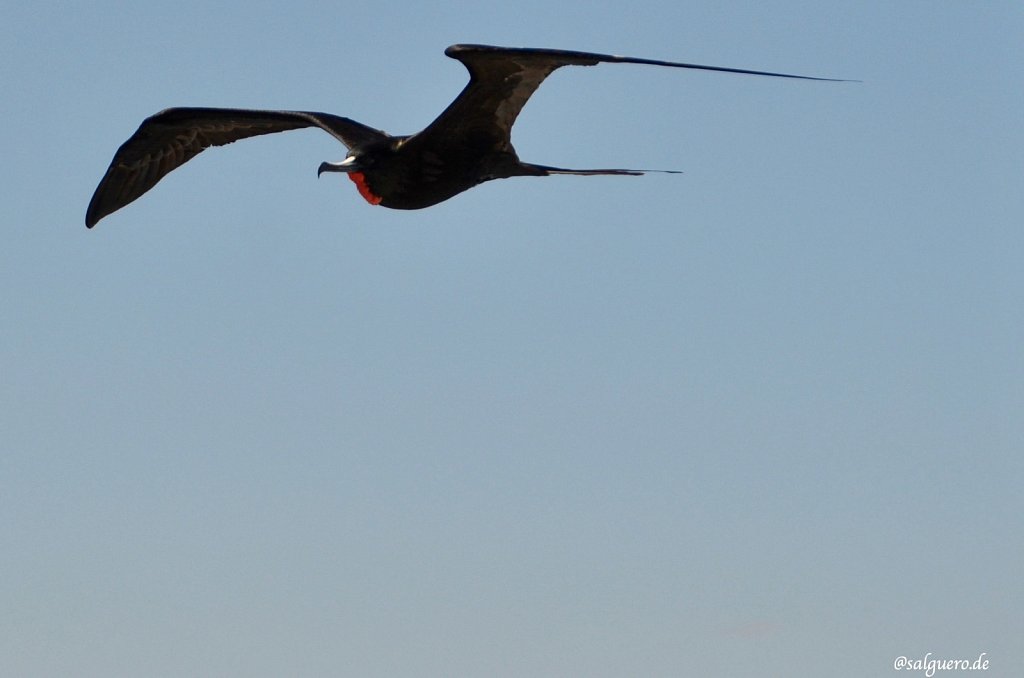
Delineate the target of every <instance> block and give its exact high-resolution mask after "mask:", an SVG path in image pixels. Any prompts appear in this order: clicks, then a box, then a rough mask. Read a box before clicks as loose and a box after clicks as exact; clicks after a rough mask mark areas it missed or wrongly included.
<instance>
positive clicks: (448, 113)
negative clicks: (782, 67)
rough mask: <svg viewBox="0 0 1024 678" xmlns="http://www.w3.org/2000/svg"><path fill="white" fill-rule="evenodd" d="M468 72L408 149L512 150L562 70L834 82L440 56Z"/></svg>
mask: <svg viewBox="0 0 1024 678" xmlns="http://www.w3.org/2000/svg"><path fill="white" fill-rule="evenodd" d="M444 53H445V54H446V55H447V56H449V57H451V58H453V59H458V60H459V61H461V62H462V63H463V65H465V67H466V69H467V70H469V84H467V85H466V87H465V89H463V90H462V92H461V93H460V94H459V96H458V97H456V98H455V100H454V101H453V102H452V103H451V104H450V105H449V106H448V108H446V109H445V110H444V111H443V112H442V113H441V115H439V116H438V117H437V119H436V120H434V122H432V123H431V124H430V125H429V126H428V127H427V128H426V129H424V130H423V131H422V132H420V133H419V134H417V135H415V136H413V137H411V138H410V139H409V140H408V141H407V142H406V143H407V144H422V145H423V146H424V147H443V146H444V145H445V143H446V141H447V142H449V143H450V142H452V141H455V140H459V141H460V142H462V143H466V142H469V143H473V144H474V145H477V144H487V145H491V146H493V147H495V148H496V150H507V148H508V147H509V146H510V145H511V141H510V136H511V131H512V125H513V124H514V123H515V121H516V117H517V116H518V115H519V112H520V111H522V110H523V106H525V105H526V102H527V100H529V98H530V96H531V95H533V93H534V92H535V91H537V88H538V87H540V85H541V83H542V82H544V79H545V78H546V77H547V76H548V75H550V74H551V73H552V71H554V70H555V69H557V68H561V67H562V66H594V65H596V64H599V63H626V64H647V65H651V66H670V67H673V68H690V69H697V70H704V71H722V72H725V73H743V74H747V75H767V76H772V77H776V78H796V79H800V80H833V79H832V78H812V77H808V76H804V75H790V74H787V73H772V72H769V71H752V70H747V69H742V68H725V67H722V66H704V65H701V64H688V63H680V62H675V61H660V60H657V59H640V58H637V57H626V56H615V55H612V54H594V53H592V52H575V51H571V50H562V49H529V48H515V47H490V46H488V45H452V46H451V47H449V48H448V49H446V50H445V52H444Z"/></svg>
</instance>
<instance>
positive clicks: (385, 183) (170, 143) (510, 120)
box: [85, 45, 835, 228]
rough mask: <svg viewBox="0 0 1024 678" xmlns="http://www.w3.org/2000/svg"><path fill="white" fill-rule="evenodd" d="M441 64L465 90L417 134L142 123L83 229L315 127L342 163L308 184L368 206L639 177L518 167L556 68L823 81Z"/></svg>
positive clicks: (470, 58) (569, 58)
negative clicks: (221, 150) (460, 77)
mask: <svg viewBox="0 0 1024 678" xmlns="http://www.w3.org/2000/svg"><path fill="white" fill-rule="evenodd" d="M445 54H446V55H447V56H449V57H451V58H453V59H458V60H459V61H461V62H462V64H463V65H464V66H465V67H466V69H467V70H468V71H469V84H467V85H466V87H465V89H463V90H462V92H461V93H460V94H459V95H458V96H457V97H455V100H454V101H452V103H451V104H449V105H448V108H446V109H445V110H444V111H443V112H442V113H441V115H439V116H438V117H437V119H436V120H434V122H432V123H430V124H429V125H428V126H427V127H426V128H425V129H424V130H423V131H421V132H418V133H416V134H412V135H404V136H392V135H390V134H387V133H386V132H382V131H381V130H378V129H374V128H372V127H368V126H366V125H364V124H362V123H359V122H356V121H355V120H350V119H349V118H343V117H341V116H338V115H332V114H330V113H317V112H312V111H265V110H246V109H235V108H168V109H166V110H163V111H160V112H159V113H157V114H155V115H153V116H150V117H149V118H146V119H145V120H144V121H143V122H142V125H140V126H139V129H138V130H136V132H135V134H133V135H132V136H131V137H130V138H129V139H128V141H126V142H124V144H122V145H121V147H120V148H118V149H117V153H115V154H114V159H113V160H112V161H111V162H110V167H109V168H108V169H107V172H106V174H104V175H103V179H102V180H101V181H100V184H99V186H98V187H97V188H96V192H95V193H94V194H93V196H92V200H91V201H90V202H89V209H88V211H87V212H86V214H85V225H86V226H87V227H89V228H92V227H93V226H95V225H96V223H97V222H98V221H99V220H100V219H102V218H103V217H105V216H107V215H108V214H111V213H112V212H115V211H117V210H119V209H121V208H122V207H124V206H125V205H127V204H128V203H130V202H132V201H133V200H135V199H137V198H139V197H140V196H141V195H142V194H143V193H145V192H146V191H148V190H149V189H151V188H153V186H155V185H156V183H157V182H158V181H160V179H162V178H163V177H164V176H166V175H167V174H168V173H169V172H171V171H172V170H174V169H177V168H178V167H180V166H181V165H183V164H185V163H186V162H188V161H189V160H191V159H192V158H193V157H194V156H195V155H196V154H198V153H200V152H202V151H204V150H205V149H207V148H209V147H211V146H223V145H224V144H229V143H231V142H233V141H238V140H239V139H247V138H249V137H254V136H259V135H261V134H273V133H275V132H285V131H288V130H293V129H299V128H303V127H319V128H320V129H322V130H324V131H326V132H327V133H329V134H330V135H332V136H333V137H335V138H336V139H337V140H338V141H340V142H341V143H342V144H344V145H345V147H346V148H347V149H348V155H347V157H346V158H345V159H344V160H342V161H341V162H324V163H322V164H321V165H320V168H319V170H318V172H317V174H318V175H319V174H322V173H323V172H345V173H347V174H348V176H349V178H350V179H351V180H352V181H353V182H355V184H356V187H357V188H358V190H359V193H360V195H362V196H363V198H364V199H366V201H367V202H369V203H370V204H372V205H383V206H384V207H391V208H394V209H406V210H413V209H421V208H423V207H430V206H431V205H436V204H437V203H439V202H443V201H445V200H447V199H448V198H451V197H452V196H454V195H457V194H458V193H461V192H462V191H465V190H467V189H470V188H472V187H473V186H476V185H477V184H481V183H483V182H485V181H490V180H491V179H505V178H508V177H517V176H532V177H543V176H549V175H552V174H578V175H588V176H592V175H640V174H644V173H646V172H650V171H669V172H671V170H635V169H566V168H563V167H550V166H548V165H535V164H532V163H526V162H522V161H521V160H519V156H518V155H516V151H515V149H514V148H513V147H512V141H511V133H512V125H513V124H514V123H515V121H516V117H517V116H518V115H519V112H520V111H521V110H522V109H523V106H524V105H525V104H526V102H527V100H528V99H529V98H530V96H531V95H532V94H533V93H534V92H535V91H536V90H537V88H538V87H539V86H540V84H541V83H542V82H543V81H544V79H545V78H546V77H547V76H548V75H550V74H551V73H552V71H554V70H555V69H557V68H561V67H562V66H570V65H572V66H593V65H596V64H599V63H627V64H647V65H652V66H670V67H672V68H690V69H698V70H704V71H722V72H726V73H743V74H747V75H765V76H771V77H776V78H796V79H800V80H830V81H835V79H834V78H814V77H809V76H804V75H790V74H787V73H771V72H767V71H753V70H747V69H742V68H726V67H722V66H703V65H701V64H688V63H679V62H674V61H660V60H657V59H641V58H637V57H625V56H614V55H611V54H594V53H591V52H576V51H570V50H562V49H529V48H512V47H491V46H488V45H452V46H451V47H449V48H448V49H446V50H445Z"/></svg>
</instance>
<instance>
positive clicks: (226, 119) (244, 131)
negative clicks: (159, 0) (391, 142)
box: [85, 108, 387, 228]
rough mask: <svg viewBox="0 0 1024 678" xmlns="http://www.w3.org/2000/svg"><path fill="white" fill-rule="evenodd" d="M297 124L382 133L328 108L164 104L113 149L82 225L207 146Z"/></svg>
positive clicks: (348, 138)
mask: <svg viewBox="0 0 1024 678" xmlns="http://www.w3.org/2000/svg"><path fill="white" fill-rule="evenodd" d="M302 127H319V128H321V129H323V130H325V131H327V132H328V133H330V134H331V135H332V136H334V137H335V138H336V139H338V140H339V141H340V142H341V143H343V144H345V146H347V147H349V148H352V147H353V146H356V145H361V144H364V143H367V142H370V141H374V140H377V139H381V138H387V135H386V134H385V133H384V132H381V131H380V130H376V129H373V128H372V127H367V126H366V125H363V124H360V123H358V122H356V121H354V120H349V119H348V118H342V117H340V116H337V115H331V114H330V113H313V112H307V111H256V110H242V109H231V108H168V109H166V110H163V111H160V112H159V113H157V114H156V115H153V116H150V117H148V118H146V119H145V120H144V121H143V122H142V124H141V125H140V126H139V129H138V130H136V132H135V134H133V135H132V136H131V138H129V139H128V141H126V142H124V143H123V144H122V145H121V147H120V148H119V149H117V153H115V154H114V159H113V160H111V161H110V167H109V168H107V173H106V174H104V175H103V179H102V180H101V181H100V184H99V186H97V187H96V192H95V193H94V194H93V196H92V200H91V201H90V202H89V209H88V211H87V212H86V214H85V225H86V226H88V227H89V228H92V227H93V226H95V225H96V222H98V221H99V220H100V219H102V218H103V217H105V216H107V215H108V214H110V213H112V212H115V211H117V210H119V209H121V208H122V207H124V206H125V205H127V204H128V203H130V202H132V201H133V200H135V199H136V198H138V197H139V196H141V195H142V194H143V193H145V192H146V191H148V190H149V189H151V188H153V186H155V185H156V183H157V182H158V181H160V180H161V179H162V178H163V177H164V176H166V175H167V174H168V173H169V172H171V171H172V170H175V169H177V168H178V167H181V166H182V165H184V164H185V163H186V162H188V161H189V160H191V159H192V158H193V157H195V156H196V155H197V154H199V153H201V152H202V151H204V150H205V149H207V148H209V147H211V146H223V145H224V144H230V143H231V142H232V141H238V140H239V139H247V138H249V137H254V136H259V135H261V134H273V133H275V132H286V131H288V130H293V129H300V128H302Z"/></svg>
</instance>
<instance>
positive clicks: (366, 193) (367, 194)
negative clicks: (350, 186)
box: [348, 172, 383, 205]
mask: <svg viewBox="0 0 1024 678" xmlns="http://www.w3.org/2000/svg"><path fill="white" fill-rule="evenodd" d="M348 178H349V179H351V180H352V181H353V182H354V183H355V185H356V188H357V189H359V195H361V196H363V199H365V200H366V202H368V203H370V204H371V205H379V204H380V201H381V200H383V198H381V197H380V196H379V195H376V194H375V193H374V192H373V191H371V190H370V187H369V186H367V185H366V175H365V174H363V173H362V172H349V173H348Z"/></svg>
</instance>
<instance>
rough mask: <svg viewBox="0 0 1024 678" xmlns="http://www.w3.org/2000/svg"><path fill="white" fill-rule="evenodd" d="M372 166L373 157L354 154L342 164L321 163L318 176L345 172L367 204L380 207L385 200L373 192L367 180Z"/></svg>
mask: <svg viewBox="0 0 1024 678" xmlns="http://www.w3.org/2000/svg"><path fill="white" fill-rule="evenodd" d="M372 166H373V156H372V155H370V154H361V153H357V152H352V153H349V155H348V157H347V158H345V159H344V160H342V161H341V162H322V163H320V168H319V169H318V170H317V172H316V175H317V176H320V175H321V174H323V173H324V172H344V173H345V174H348V178H349V179H351V180H352V181H353V183H355V185H356V188H357V189H358V190H359V195H361V196H363V198H364V199H365V200H366V202H368V203H370V204H371V205H379V204H380V201H381V200H382V199H383V198H381V196H379V195H377V194H376V193H374V192H373V189H372V188H370V185H369V184H368V183H367V179H366V171H367V170H368V169H370V168H371V167H372Z"/></svg>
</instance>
